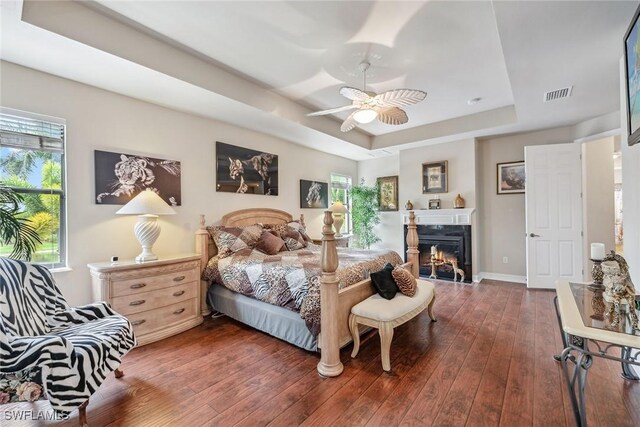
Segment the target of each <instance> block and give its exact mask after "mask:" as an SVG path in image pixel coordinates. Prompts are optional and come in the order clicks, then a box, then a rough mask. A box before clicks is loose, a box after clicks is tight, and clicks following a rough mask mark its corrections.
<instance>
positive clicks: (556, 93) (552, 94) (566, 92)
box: [543, 86, 573, 102]
mask: <svg viewBox="0 0 640 427" xmlns="http://www.w3.org/2000/svg"><path fill="white" fill-rule="evenodd" d="M572 89H573V86H567V87H563V88H562V89H556V90H550V91H549V92H545V93H544V98H543V99H544V102H549V101H555V100H556V99H562V98H568V97H570V96H571V90H572Z"/></svg>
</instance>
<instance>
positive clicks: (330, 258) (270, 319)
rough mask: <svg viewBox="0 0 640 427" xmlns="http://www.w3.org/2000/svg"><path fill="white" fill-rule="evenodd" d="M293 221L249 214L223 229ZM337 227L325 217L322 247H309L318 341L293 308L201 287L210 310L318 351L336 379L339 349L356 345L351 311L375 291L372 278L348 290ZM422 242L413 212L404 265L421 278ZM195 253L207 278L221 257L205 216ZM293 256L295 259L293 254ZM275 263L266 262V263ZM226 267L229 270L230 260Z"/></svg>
mask: <svg viewBox="0 0 640 427" xmlns="http://www.w3.org/2000/svg"><path fill="white" fill-rule="evenodd" d="M291 221H293V216H292V215H291V214H289V213H287V212H284V211H281V210H277V209H244V210H240V211H235V212H231V213H229V214H227V215H225V216H224V217H223V218H222V220H221V225H223V226H225V227H245V226H248V225H252V224H256V223H264V224H282V223H289V222H291ZM299 221H300V223H301V224H303V225H304V217H303V216H301V217H300V219H299ZM332 223H333V219H332V216H331V213H330V212H325V215H324V227H323V238H322V246H321V247H316V248H312V247H311V248H309V252H312V253H313V254H311V255H314V256H315V257H316V259H317V260H319V261H318V266H317V268H318V277H319V286H318V288H319V305H320V307H319V308H320V310H319V313H318V317H319V318H320V319H319V323H320V326H321V332H320V334H319V335H317V336H315V335H314V334H313V333H312V332H311V330H310V329H309V328H308V326H309V322H308V319H307V321H306V322H305V320H303V318H302V317H301V315H300V314H299V313H296V312H294V311H292V310H291V309H290V308H284V307H280V306H275V305H272V304H269V303H266V302H263V301H259V300H257V299H255V298H252V297H249V296H245V295H242V294H241V293H237V292H233V291H231V290H229V289H227V288H225V287H223V286H220V285H217V284H216V285H213V286H210V281H209V280H203V282H202V293H203V298H202V301H207V300H208V301H209V302H210V305H211V306H212V307H214V308H215V309H216V310H217V311H220V312H222V313H224V314H226V315H228V316H230V317H232V318H234V319H236V320H238V321H240V322H242V323H245V324H248V325H250V326H252V327H254V328H256V329H259V330H262V331H264V332H267V333H269V334H271V335H274V336H276V337H278V338H281V339H283V340H285V341H288V342H290V343H292V344H294V345H297V346H299V347H302V348H305V349H307V350H312V351H314V350H318V349H319V350H320V351H321V361H320V363H319V365H318V371H319V372H320V373H321V374H322V375H324V376H336V375H339V374H340V372H341V371H342V364H341V363H340V359H339V349H340V348H341V347H343V346H345V345H347V344H349V343H350V342H351V334H350V332H349V328H348V317H349V313H350V310H351V307H353V306H354V305H355V304H357V303H358V302H360V301H362V300H364V299H365V298H367V297H369V296H370V295H372V294H373V293H374V292H375V291H374V289H373V286H372V285H371V282H370V280H368V279H366V280H359V281H356V282H355V283H349V284H348V286H345V283H344V281H345V280H344V274H341V271H342V270H340V271H338V274H336V270H337V268H338V263H339V259H340V258H339V257H340V256H342V259H343V263H344V264H345V265H348V262H349V260H348V259H349V256H348V255H347V254H346V253H345V252H344V251H346V249H340V251H338V249H337V248H336V242H335V239H334V233H333V230H332ZM417 242H418V236H417V232H416V227H415V217H414V215H413V212H411V213H410V221H409V232H408V234H407V244H408V248H409V249H408V251H407V260H408V261H409V262H408V263H406V264H405V266H406V267H407V268H409V269H410V270H411V271H412V273H413V274H414V275H415V276H417V271H416V270H417V262H415V260H416V259H417V256H418V250H417ZM196 252H197V253H199V254H200V256H201V260H202V261H201V265H202V268H203V274H204V270H205V268H206V266H207V264H208V263H209V260H210V259H212V258H213V257H215V256H216V254H217V248H216V246H215V244H214V242H213V239H212V238H211V237H210V234H209V232H208V231H207V228H206V223H205V219H204V215H201V220H200V228H199V229H198V231H197V232H196ZM340 253H341V254H340ZM311 255H309V256H311ZM291 256H294V255H293V254H291ZM295 256H297V255H295ZM305 256H307V255H305V254H302V255H301V257H302V258H304V257H305ZM240 261H242V259H240ZM271 261H272V260H267V261H266V262H271ZM226 262H227V268H228V267H229V265H230V264H229V262H230V261H226ZM283 262H289V261H288V260H287V261H283ZM240 263H241V262H240ZM352 282H353V281H352ZM208 311H209V310H208V307H204V306H203V313H205V314H206V313H208Z"/></svg>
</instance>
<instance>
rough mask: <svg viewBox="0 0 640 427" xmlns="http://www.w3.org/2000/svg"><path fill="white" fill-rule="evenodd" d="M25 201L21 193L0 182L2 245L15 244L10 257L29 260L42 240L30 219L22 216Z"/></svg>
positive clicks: (0, 232) (0, 230)
mask: <svg viewBox="0 0 640 427" xmlns="http://www.w3.org/2000/svg"><path fill="white" fill-rule="evenodd" d="M23 201H24V199H23V198H22V196H21V195H20V194H18V193H16V192H15V191H13V190H12V189H11V188H9V187H6V186H4V185H2V184H0V245H13V250H12V251H11V253H10V254H9V258H15V259H21V260H26V261H29V260H31V256H32V255H33V253H34V252H35V250H36V247H37V245H39V244H40V243H41V241H40V237H39V236H38V232H37V231H36V229H35V228H33V227H32V226H31V223H30V222H29V220H28V219H26V218H23V217H21V216H20V215H21V214H22V211H21V209H20V205H21V204H22V203H23Z"/></svg>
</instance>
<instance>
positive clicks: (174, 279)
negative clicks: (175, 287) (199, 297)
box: [173, 276, 187, 282]
mask: <svg viewBox="0 0 640 427" xmlns="http://www.w3.org/2000/svg"><path fill="white" fill-rule="evenodd" d="M186 277H187V276H177V277H174V278H173V281H174V282H182V281H183V280H184V279H185V278H186Z"/></svg>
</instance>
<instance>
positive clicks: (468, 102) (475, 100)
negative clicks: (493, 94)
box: [467, 98, 482, 105]
mask: <svg viewBox="0 0 640 427" xmlns="http://www.w3.org/2000/svg"><path fill="white" fill-rule="evenodd" d="M480 101H482V98H471V99H470V100H468V101H467V104H469V105H475V104H477V103H478V102H480Z"/></svg>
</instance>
